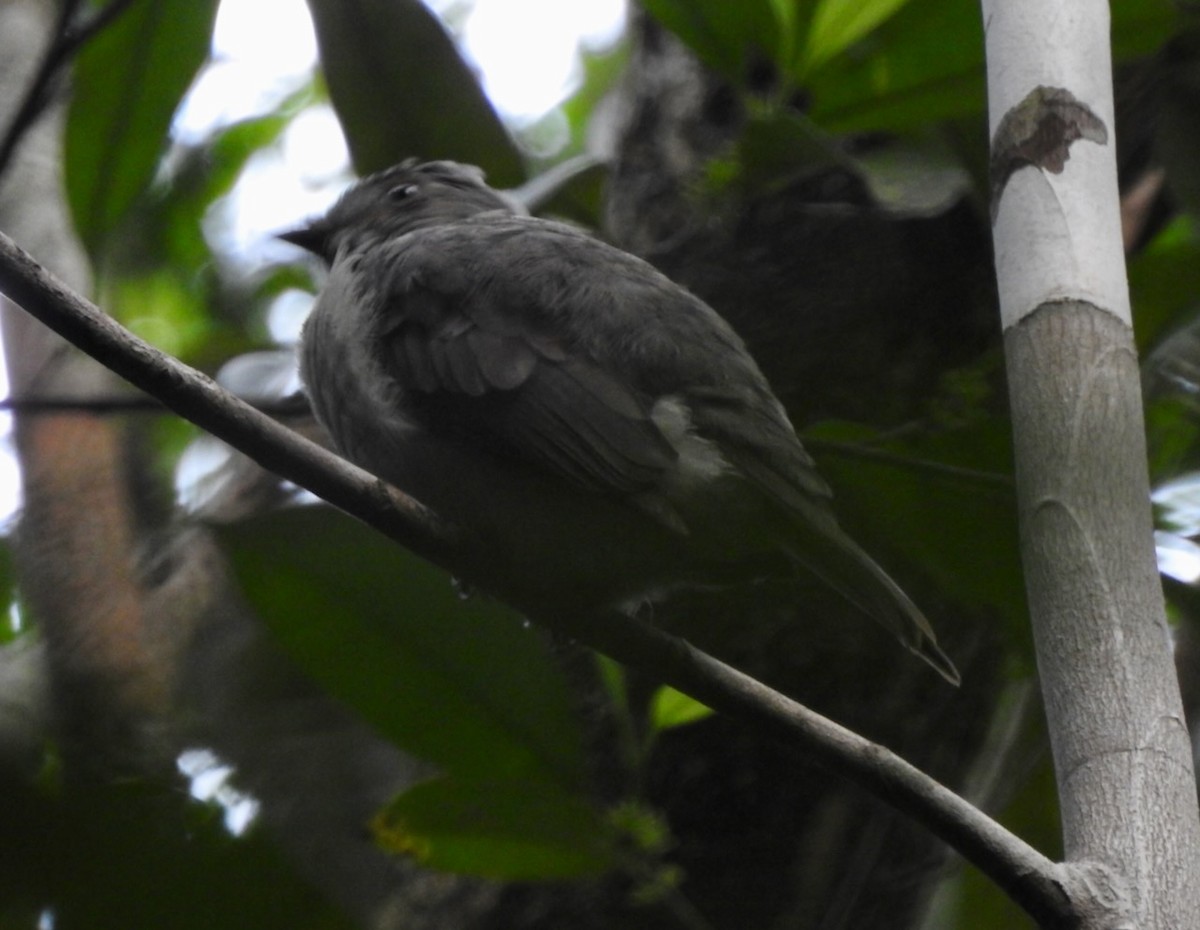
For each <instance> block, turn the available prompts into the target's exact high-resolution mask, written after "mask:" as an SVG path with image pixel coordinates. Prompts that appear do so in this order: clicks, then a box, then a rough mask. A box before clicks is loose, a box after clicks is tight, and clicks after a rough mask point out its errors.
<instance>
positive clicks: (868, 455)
mask: <svg viewBox="0 0 1200 930" xmlns="http://www.w3.org/2000/svg"><path fill="white" fill-rule="evenodd" d="M804 446H805V448H806V449H808V450H809V451H810V452H813V451H821V452H829V453H831V454H833V455H842V456H845V457H847V458H857V459H866V460H869V461H872V462H881V463H883V464H885V465H894V466H897V467H899V468H905V469H908V470H909V471H922V472H928V473H930V474H934V475H941V476H943V477H946V478H953V479H955V480H956V481H965V482H968V483H970V484H981V485H984V486H985V487H990V488H1000V489H1002V490H1005V491H1008V492H1010V493H1011V492H1012V489H1013V480H1012V478H1010V477H1009V476H1008V475H1000V474H997V473H995V472H989V471H979V470H978V469H974V468H964V467H962V466H961V465H947V464H946V463H945V462H935V461H932V460H931V459H923V458H918V457H917V456H913V455H905V454H904V453H902V452H893V451H891V450H890V449H877V448H875V447H873V446H867V445H863V444H862V443H856V442H841V441H839V440H836V439H821V438H820V437H817V436H805V437H804Z"/></svg>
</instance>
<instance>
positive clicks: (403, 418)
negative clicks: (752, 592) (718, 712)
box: [282, 162, 958, 683]
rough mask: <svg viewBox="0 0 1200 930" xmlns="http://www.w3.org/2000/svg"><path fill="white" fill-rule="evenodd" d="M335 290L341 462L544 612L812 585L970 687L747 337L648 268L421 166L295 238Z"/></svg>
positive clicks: (319, 400) (449, 172) (329, 384)
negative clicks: (432, 518) (476, 555)
mask: <svg viewBox="0 0 1200 930" xmlns="http://www.w3.org/2000/svg"><path fill="white" fill-rule="evenodd" d="M282 238H284V239H286V240H288V241H290V242H293V243H295V244H297V245H300V246H302V247H304V248H306V249H308V250H309V251H311V252H314V253H315V254H317V255H319V256H320V257H321V258H323V259H324V260H325V261H326V262H327V263H328V265H329V267H330V271H329V275H328V279H327V281H326V283H325V285H324V288H323V289H322V291H321V294H320V297H319V298H318V300H317V303H316V306H315V308H314V310H313V312H312V316H311V317H310V318H309V321H308V323H307V325H306V326H305V330H304V337H303V350H302V357H301V373H302V376H303V379H304V381H305V384H306V385H307V389H308V392H309V395H310V397H311V400H312V403H313V407H314V409H315V411H316V415H317V418H318V419H319V420H320V421H321V423H322V424H323V425H324V426H325V427H326V428H327V429H328V430H329V432H330V434H331V435H332V437H333V440H334V443H335V444H336V446H337V447H338V449H339V450H340V451H341V452H342V453H343V454H344V455H345V456H346V457H347V458H349V459H350V460H352V461H354V462H356V463H357V464H359V465H361V466H362V467H364V468H366V469H367V470H369V471H372V472H374V473H375V474H377V475H379V476H380V477H381V478H383V479H385V480H387V481H389V482H391V483H392V484H394V485H396V486H397V487H398V488H400V489H401V490H403V491H405V492H406V493H408V494H410V495H411V496H413V497H414V498H416V499H417V500H419V501H420V502H421V503H423V504H424V505H426V506H427V507H430V508H431V509H432V510H433V511H435V512H436V513H437V514H439V515H440V516H441V517H443V518H444V519H447V520H449V521H451V522H453V523H454V524H457V525H458V526H460V527H462V528H464V529H465V530H466V531H468V532H469V533H471V534H472V535H473V536H474V538H475V539H476V540H478V541H479V542H480V543H481V544H482V545H483V546H484V547H485V551H487V552H488V553H489V562H490V563H492V564H491V565H490V569H491V570H493V571H494V572H498V573H500V574H499V577H505V578H507V579H511V580H512V582H513V584H514V585H516V586H518V587H520V589H521V590H523V591H526V592H536V594H535V595H534V596H536V597H537V598H539V599H540V602H541V603H543V604H545V605H547V606H559V607H563V608H576V609H577V608H579V607H588V608H600V607H625V608H629V607H630V606H633V605H637V604H639V603H642V602H645V601H648V600H653V599H655V598H656V597H659V596H661V595H662V594H663V593H665V592H667V591H669V590H670V589H671V588H673V587H678V586H685V585H703V584H721V583H727V582H731V581H735V580H745V579H750V578H754V577H762V576H763V575H764V574H766V573H775V574H778V573H779V572H783V571H788V572H793V571H796V570H797V569H798V568H802V569H805V570H808V571H811V572H812V573H814V574H815V575H817V576H818V577H820V578H821V579H823V580H824V581H825V582H826V583H827V584H829V585H830V586H832V587H833V588H834V589H836V590H837V591H839V592H840V593H841V594H842V595H843V596H844V597H845V598H846V599H847V600H849V601H850V602H851V603H853V604H855V605H857V606H858V607H859V608H860V609H861V610H862V611H864V612H865V613H867V614H868V615H870V616H872V617H874V618H875V619H876V620H878V621H879V622H880V623H882V624H883V625H884V626H885V627H886V628H887V629H889V630H891V631H892V632H893V633H894V634H895V635H896V636H897V637H898V638H899V639H900V641H901V642H902V643H904V645H905V646H907V647H908V648H909V649H910V650H911V651H913V652H914V653H916V654H917V655H919V656H921V658H923V659H925V660H926V661H927V662H929V664H930V665H932V666H933V667H934V668H935V669H937V670H938V671H939V672H940V673H941V674H942V676H943V677H945V678H947V679H948V680H950V681H952V682H955V683H957V681H958V673H957V672H956V671H955V669H954V666H953V664H952V663H951V662H950V660H949V659H948V658H946V656H945V654H944V653H943V652H942V651H941V649H939V648H938V646H937V642H936V640H935V637H934V634H933V631H932V630H931V629H930V626H929V623H928V622H927V621H926V619H925V618H924V616H922V614H921V612H920V610H918V608H917V607H916V606H915V605H914V604H913V602H912V601H911V600H910V599H909V598H908V596H907V595H905V594H904V592H903V591H901V589H900V588H899V586H898V585H897V584H896V583H895V582H894V581H892V579H891V578H889V577H888V575H887V574H886V573H885V572H884V571H883V569H881V568H880V567H879V566H878V565H877V564H876V563H875V562H874V561H872V559H871V558H870V557H869V556H868V555H867V554H866V553H865V552H863V551H862V549H860V548H859V547H858V546H857V545H856V544H855V543H854V542H853V541H852V540H851V539H850V538H849V537H848V536H847V535H846V534H845V533H844V532H843V531H842V530H841V528H840V527H839V526H838V524H837V520H836V518H835V517H834V514H833V509H832V506H831V501H830V492H829V488H828V486H827V485H826V484H825V482H824V481H823V480H822V479H821V477H820V476H819V475H818V474H817V472H816V469H815V467H814V465H813V462H812V459H810V458H809V456H808V454H807V453H806V452H805V451H804V449H803V447H802V446H801V445H800V441H799V439H797V437H796V433H795V431H794V430H793V428H792V425H791V423H790V422H789V421H788V418H787V415H786V414H785V413H784V410H783V407H782V406H781V405H780V403H779V401H778V400H777V399H776V398H775V396H774V395H773V394H772V393H771V389H770V387H769V386H768V385H767V382H766V379H765V378H764V377H763V375H762V373H761V372H760V371H759V369H758V366H757V365H755V363H754V361H753V360H752V359H751V357H750V355H749V354H748V353H747V351H746V348H745V346H744V345H743V344H742V341H741V340H740V339H739V338H738V336H737V335H736V334H735V333H734V332H733V330H732V329H731V328H730V327H729V326H728V324H726V323H725V321H724V320H722V319H721V317H719V316H718V315H717V313H716V312H715V311H714V310H712V309H711V308H710V307H709V306H708V305H707V304H705V303H704V302H703V301H701V300H699V299H698V298H697V297H695V296H693V295H692V294H690V293H688V292H687V291H686V290H684V289H683V288H682V287H679V286H678V285H676V284H674V283H673V282H672V281H670V280H669V279H668V278H666V277H664V276H663V275H662V274H660V273H659V272H658V271H656V270H655V269H654V268H652V267H651V266H650V265H649V264H647V263H646V262H644V261H642V260H641V259H638V258H635V257H634V256H632V255H629V254H627V253H625V252H622V251H621V250H619V249H616V248H614V247H612V246H610V245H607V244H605V243H603V242H601V241H599V240H597V239H595V238H593V237H591V236H589V235H587V234H586V233H584V232H582V231H580V230H577V229H574V228H572V227H569V226H565V225H562V224H559V223H554V222H549V221H546V220H541V219H536V218H532V217H529V216H523V215H518V213H517V212H516V210H515V209H514V206H513V203H512V202H511V201H510V200H508V199H506V198H505V197H504V196H503V195H501V194H499V193H498V192H496V191H494V190H492V189H491V188H489V187H488V186H487V185H486V184H485V183H484V180H483V174H482V172H481V171H480V170H479V169H477V168H473V167H469V166H465V165H459V164H455V163H453V162H430V163H427V164H416V163H413V162H406V163H404V164H401V165H398V166H396V167H394V168H391V169H388V170H386V171H383V172H380V173H378V174H375V175H372V176H370V177H368V178H365V179H363V180H362V181H360V182H359V183H358V184H356V185H355V186H353V187H352V188H350V190H349V191H347V193H345V194H344V195H343V196H342V198H341V199H340V200H339V201H338V203H337V204H336V205H335V206H334V207H333V208H332V209H331V210H330V211H329V212H328V214H326V215H325V216H324V217H322V218H319V219H316V220H314V221H312V222H311V223H310V224H309V225H307V226H306V227H304V228H302V229H299V230H296V231H294V232H291V233H286V234H284V236H283V237H282Z"/></svg>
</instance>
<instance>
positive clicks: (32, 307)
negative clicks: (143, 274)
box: [0, 233, 1089, 928]
mask: <svg viewBox="0 0 1200 930" xmlns="http://www.w3.org/2000/svg"><path fill="white" fill-rule="evenodd" d="M0 292H3V293H4V294H6V295H8V297H10V298H11V299H12V300H13V301H15V302H16V303H18V304H19V305H20V306H21V307H23V308H24V309H25V310H26V311H27V312H29V313H30V314H32V315H33V316H35V317H36V318H37V319H39V320H40V321H41V322H43V323H44V324H45V325H47V326H49V327H50V328H51V329H53V330H54V331H55V332H57V333H59V335H61V336H63V337H64V338H65V339H67V340H68V341H70V342H72V343H73V344H74V345H76V346H77V347H78V348H80V349H82V350H83V351H84V352H86V353H88V354H89V355H91V356H92V357H94V358H95V359H97V360H98V361H100V362H101V363H102V364H104V365H106V366H107V367H108V368H110V369H111V370H112V371H114V372H116V373H117V374H119V375H121V376H122V377H123V378H125V379H126V380H128V381H130V382H131V383H132V384H134V385H135V386H136V387H138V388H141V389H142V390H143V391H145V392H146V393H148V394H150V395H152V396H154V397H156V398H157V399H158V400H159V401H161V402H162V403H163V404H164V405H166V406H167V407H169V408H170V409H172V410H174V411H175V412H176V413H178V414H179V415H180V416H182V417H184V418H185V419H187V420H190V421H191V422H192V423H195V424H196V425H197V426H199V427H201V428H202V429H205V430H207V431H208V432H210V433H212V434H213V435H214V436H216V437H218V438H219V439H222V440H224V441H225V442H227V443H229V444H230V445H231V446H234V447H235V448H237V449H238V450H239V451H241V452H243V453H245V454H246V455H248V456H250V457H251V458H253V459H254V460H256V461H257V462H258V463H259V464H261V465H262V466H263V467H265V468H267V469H269V470H271V471H273V472H275V473H276V474H278V475H280V476H281V477H283V478H286V479H287V480H289V481H293V482H295V483H296V484H298V485H300V486H302V487H304V488H307V489H308V490H310V491H312V492H313V493H314V494H316V495H318V496H319V497H321V498H323V499H325V500H326V501H328V502H329V503H331V504H333V505H335V506H337V507H339V508H341V509H342V510H345V511H346V512H347V513H349V514H351V515H352V516H355V517H357V518H358V519H360V520H362V521H363V522H364V523H367V524H368V525H370V526H371V527H373V528H374V529H376V530H378V531H379V532H381V533H383V534H384V535H385V536H387V537H388V538H390V539H392V540H394V541H395V542H398V543H400V544H401V545H403V546H406V547H408V548H410V549H412V550H413V551H414V552H416V553H418V554H420V555H421V556H423V557H425V558H427V559H429V560H430V561H431V562H434V563H436V564H438V565H439V566H441V567H443V568H445V569H447V570H448V571H450V572H452V573H454V574H456V575H458V576H461V577H464V578H468V579H471V580H473V581H479V582H482V583H483V586H484V587H488V588H490V589H491V590H493V591H495V592H496V593H498V594H500V595H502V596H504V598H505V599H506V600H508V601H509V602H510V603H512V604H513V605H514V606H515V607H517V608H519V609H521V608H523V609H524V610H525V612H526V614H527V615H529V616H530V618H531V619H533V620H535V621H537V622H538V623H540V624H541V625H542V626H545V627H547V628H549V629H552V630H555V631H557V632H560V633H565V634H567V635H569V636H571V637H574V638H576V639H578V640H579V641H581V642H583V643H585V644H587V645H589V646H592V647H593V648H595V649H598V650H599V651H600V652H603V653H605V654H607V655H609V656H612V657H613V658H615V659H617V660H619V661H621V662H624V663H626V664H628V665H631V666H635V667H638V668H641V669H643V670H645V671H647V672H649V673H651V674H653V675H655V676H656V677H658V678H660V679H662V680H664V681H666V682H667V683H669V684H671V685H672V686H674V687H676V688H678V689H679V690H681V691H684V692H685V693H687V694H690V695H692V696H693V697H695V698H696V699H698V700H700V701H703V702H704V703H705V704H707V705H709V706H710V707H712V708H714V709H715V710H719V711H722V712H724V713H727V714H730V715H732V716H734V717H736V718H737V719H739V720H742V721H745V722H747V723H749V724H751V725H753V726H756V727H758V728H760V729H763V730H766V731H768V732H770V733H772V734H774V735H775V736H776V737H778V738H780V739H782V740H783V741H784V742H785V743H787V744H788V745H790V746H792V747H794V748H795V749H796V750H797V751H798V752H800V753H802V754H803V756H804V758H805V759H806V760H814V761H817V762H819V763H820V764H822V765H824V766H826V767H828V768H830V769H832V770H834V771H836V772H838V773H840V774H842V775H844V776H846V777H848V778H850V779H853V780H854V781H855V782H856V783H857V784H859V785H860V786H862V787H863V788H865V789H866V790H868V791H870V792H871V793H873V794H875V795H876V796H878V797H880V798H881V799H883V800H885V801H886V802H888V803H889V804H891V805H892V806H894V807H895V808H897V809H898V810H901V811H903V812H905V813H907V814H908V815H910V816H911V817H913V818H914V819H915V820H917V821H918V822H920V823H921V824H923V825H924V826H925V827H926V828H928V829H929V830H930V831H931V832H933V833H934V834H935V835H937V836H938V837H940V838H941V839H943V840H944V841H945V842H947V843H948V844H949V845H950V846H952V847H953V848H954V849H956V850H957V851H958V852H960V853H961V854H962V855H963V856H964V857H965V858H966V859H967V860H969V861H970V862H972V863H973V864H974V865H976V866H977V867H978V868H979V869H980V870H981V871H983V872H984V873H985V874H987V875H988V876H990V877H991V878H992V880H993V881H995V882H996V883H997V885H999V886H1000V887H1001V888H1002V889H1004V890H1005V892H1007V893H1008V894H1009V895H1010V896H1011V897H1012V898H1013V900H1014V901H1016V902H1017V903H1018V904H1020V905H1021V906H1022V907H1024V908H1025V909H1026V910H1027V911H1028V912H1029V913H1030V914H1031V915H1032V916H1033V917H1034V918H1035V919H1037V920H1038V921H1039V923H1041V924H1042V925H1043V926H1045V927H1063V928H1068V927H1077V926H1079V917H1078V914H1079V908H1078V907H1077V904H1078V903H1079V902H1083V901H1085V900H1086V899H1087V897H1088V895H1089V892H1088V891H1087V890H1086V883H1085V882H1084V881H1083V879H1082V878H1081V877H1080V876H1079V875H1077V874H1076V873H1074V872H1072V871H1071V870H1069V869H1067V868H1066V867H1064V866H1062V865H1059V864H1056V863H1054V862H1052V861H1050V860H1049V859H1047V858H1046V857H1045V856H1043V855H1042V854H1041V853H1039V852H1038V851H1037V850H1035V849H1033V848H1032V847H1030V846H1029V845H1028V844H1026V843H1025V842H1024V841H1023V840H1021V839H1020V838H1018V837H1016V836H1014V835H1013V834H1012V833H1010V832H1009V831H1007V830H1005V829H1004V828H1003V827H1001V826H1000V825H999V824H998V823H996V822H995V821H994V820H992V819H991V818H989V817H987V816H986V815H985V814H983V813H982V812H981V811H980V810H978V809H977V808H975V807H974V806H972V805H971V804H969V803H968V802H967V801H965V800H963V799H962V798H961V797H959V796H958V795H956V794H955V793H954V792H952V791H950V789H948V788H946V787H945V786H943V785H941V784H939V783H938V782H936V781H934V780H933V779H932V778H930V777H929V776H928V775H926V774H924V773H923V772H921V771H920V770H919V769H917V768H915V767H914V766H912V765H910V764H909V763H907V762H905V761H904V760H903V759H901V758H900V757H899V756H897V755H896V754H895V753H893V752H891V751H890V750H888V749H886V748H885V747H883V746H880V745H878V744H876V743H872V742H870V741H869V740H867V739H865V738H863V737H861V736H859V735H858V734H856V733H853V732H852V731H850V730H847V729H846V728H845V727H842V726H840V725H838V724H836V723H834V722H833V721H831V720H828V719H826V718H824V717H822V716H821V715H819V714H817V713H815V712H813V711H811V710H809V709H808V708H806V707H804V706H802V705H800V704H798V703H797V702H795V701H793V700H791V699H789V698H787V697H785V696H784V695H782V694H779V693H778V692H776V691H773V690H771V689H770V688H768V687H767V686H765V685H763V684H762V683H760V682H758V681H756V680H755V679H753V678H751V677H750V676H748V675H746V674H744V673H742V672H739V671H737V670H736V669H734V668H731V667H730V666H728V665H726V664H724V663H722V662H720V661H718V660H717V659H714V658H713V657H711V656H709V655H707V654H705V653H703V652H701V651H699V650H698V649H696V648H694V647H693V646H691V645H690V644H688V643H687V642H685V641H683V640H681V639H678V638H676V637H673V636H671V635H669V634H667V633H665V632H663V631H662V630H659V629H657V628H656V627H653V626H650V625H648V624H644V623H641V622H639V621H636V620H634V619H632V618H630V617H627V616H624V615H621V614H610V613H605V614H603V615H595V614H577V615H567V616H563V615H561V614H556V615H553V616H548V615H546V611H545V610H544V609H540V608H539V607H538V606H537V602H536V598H535V597H534V596H533V595H532V593H531V592H528V591H521V590H514V589H512V588H511V587H510V586H508V585H507V584H506V582H505V580H504V579H500V578H495V577H493V576H492V575H491V574H490V573H489V570H488V568H487V565H488V562H489V560H488V559H487V558H486V556H485V554H483V553H482V552H481V550H480V549H479V547H478V546H477V544H476V543H475V542H474V541H473V540H472V539H471V538H469V537H467V536H466V535H465V534H463V533H462V532H461V530H459V529H458V528H457V527H454V526H450V525H448V524H446V523H445V522H444V521H441V520H439V519H438V518H437V516H436V515H435V514H433V513H432V512H430V511H429V510H427V509H426V508H424V507H422V506H421V505H420V504H419V503H417V502H416V501H414V500H412V499H411V498H409V497H406V496H405V495H403V494H401V493H400V492H399V491H397V490H395V489H394V488H391V487H390V486H388V485H386V484H385V483H383V482H382V481H380V480H379V479H377V478H375V477H373V476H372V475H370V474H368V473H367V472H365V471H363V470H362V469H360V468H357V467H356V466H354V465H351V464H350V463H349V462H347V461H345V460H344V459H341V458H339V457H338V456H336V455H334V454H333V453H331V452H329V451H327V450H325V449H323V448H321V447H319V446H317V445H315V444H314V443H312V442H309V441H308V440H306V439H304V438H303V437H301V436H299V435H297V434H296V433H294V432H292V431H291V430H289V429H287V428H286V427H283V426H280V425H279V424H278V423H276V422H275V421H274V420H272V419H271V418H270V417H268V416H267V415H265V414H263V413H261V412H259V411H258V410H255V409H254V408H253V407H251V406H250V405H248V404H246V403H245V402H243V401H241V400H239V399H238V398H236V397H234V396H233V395H232V394H230V393H229V392H227V391H225V390H224V389H223V388H221V387H219V386H218V385H217V384H216V382H214V381H213V380H212V379H211V378H208V377H207V376H206V375H203V374H201V373H200V372H197V371H195V370H194V369H191V368H189V367H188V366H186V365H184V364H183V363H181V362H179V361H178V360H176V359H174V358H171V357H170V356H168V355H166V354H164V353H163V352H160V351H159V350H157V349H155V348H154V347H153V346H150V345H148V344H147V343H145V342H143V341H142V340H140V339H138V338H137V337H136V336H134V335H133V334H132V333H130V332H128V331H127V330H126V329H124V328H123V327H122V326H121V325H120V324H118V323H116V322H115V321H114V320H112V319H111V318H110V317H108V316H106V315H105V314H104V313H102V312H101V311H100V310H99V309H98V308H96V307H95V306H94V305H93V304H91V303H89V302H88V301H86V300H84V299H83V298H82V297H80V296H78V295H77V294H75V293H74V292H72V291H71V290H70V289H69V288H67V287H66V286H65V285H63V284H62V283H60V282H59V281H57V280H56V279H55V278H54V277H53V276H51V275H50V274H49V272H47V271H46V270H45V269H44V268H42V267H41V266H40V265H39V264H38V263H37V262H36V261H35V260H34V259H33V258H32V257H31V256H29V255H28V254H27V253H26V252H24V251H23V250H21V249H20V248H19V247H18V246H16V245H15V244H14V243H13V241H12V240H11V239H9V238H8V237H7V236H5V235H3V234H2V233H0Z"/></svg>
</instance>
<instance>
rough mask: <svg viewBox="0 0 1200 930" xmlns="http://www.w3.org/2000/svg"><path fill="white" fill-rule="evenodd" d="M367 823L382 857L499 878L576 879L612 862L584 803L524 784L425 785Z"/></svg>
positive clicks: (609, 836) (607, 835) (610, 835)
mask: <svg viewBox="0 0 1200 930" xmlns="http://www.w3.org/2000/svg"><path fill="white" fill-rule="evenodd" d="M372 826H373V830H374V834H375V839H376V841H377V842H378V843H379V845H380V846H382V847H383V848H384V849H386V850H388V851H390V852H393V853H399V854H402V855H409V856H412V857H413V858H415V859H416V860H417V861H418V862H420V863H421V864H422V865H426V866H430V867H432V868H437V869H442V870H445V871H450V872H461V873H467V874H471V875H482V876H485V877H488V878H495V879H502V880H505V881H534V880H545V879H564V878H576V877H579V876H582V875H589V874H598V873H601V872H604V871H607V870H608V869H611V868H612V867H613V866H614V865H615V853H616V848H617V847H616V843H615V841H614V840H615V833H614V831H613V830H612V829H610V828H609V826H608V824H607V822H606V821H605V819H604V818H603V817H602V816H601V815H600V814H599V813H598V812H597V811H596V809H595V808H594V807H593V806H592V805H591V804H590V803H589V802H588V801H587V800H586V799H585V798H583V797H581V796H579V795H575V794H570V793H567V792H565V791H559V790H547V787H546V786H545V785H542V784H537V783H534V782H529V781H520V780H506V779H481V780H477V781H463V780H460V779H455V778H439V779H436V780H434V781H429V782H425V783H424V784H421V785H417V786H416V787H415V788H411V789H409V790H408V791H406V792H404V793H403V794H401V795H400V796H399V797H397V798H396V799H395V800H394V801H392V802H391V803H390V804H388V806H387V807H386V808H384V810H383V811H381V812H380V813H379V814H378V816H377V817H376V818H375V820H374V822H373V824H372Z"/></svg>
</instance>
